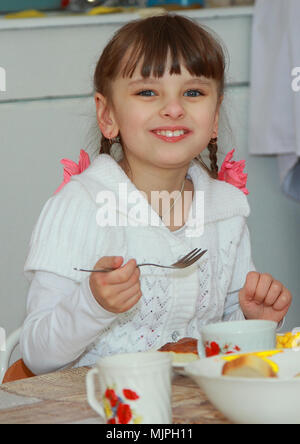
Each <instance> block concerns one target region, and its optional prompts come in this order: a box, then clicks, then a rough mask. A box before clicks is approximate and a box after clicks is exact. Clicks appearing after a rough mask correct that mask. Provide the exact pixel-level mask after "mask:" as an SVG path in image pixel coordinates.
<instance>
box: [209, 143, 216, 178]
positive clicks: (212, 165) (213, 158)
mask: <svg viewBox="0 0 300 444" xmlns="http://www.w3.org/2000/svg"><path fill="white" fill-rule="evenodd" d="M207 148H208V151H209V159H210V170H211V176H212V177H213V178H214V179H217V178H218V171H219V168H218V158H217V151H218V144H217V141H213V143H209V144H208V147H207Z"/></svg>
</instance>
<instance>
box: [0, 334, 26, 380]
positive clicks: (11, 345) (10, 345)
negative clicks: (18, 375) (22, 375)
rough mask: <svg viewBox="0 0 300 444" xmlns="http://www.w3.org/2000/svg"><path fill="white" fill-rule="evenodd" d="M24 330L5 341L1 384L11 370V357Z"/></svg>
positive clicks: (0, 354)
mask: <svg viewBox="0 0 300 444" xmlns="http://www.w3.org/2000/svg"><path fill="white" fill-rule="evenodd" d="M21 331H22V328H18V329H17V330H15V331H14V332H13V333H11V334H10V335H9V336H8V338H7V339H6V341H5V344H4V347H3V351H0V384H2V382H3V378H4V375H5V373H6V372H7V370H8V368H9V361H10V358H11V355H12V353H13V351H14V349H15V348H16V346H17V345H18V343H19V341H20V336H21Z"/></svg>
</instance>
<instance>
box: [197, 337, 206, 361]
mask: <svg viewBox="0 0 300 444" xmlns="http://www.w3.org/2000/svg"><path fill="white" fill-rule="evenodd" d="M197 348H198V355H199V358H200V359H203V358H205V357H206V354H205V349H204V347H203V342H202V336H201V333H199V338H198V343H197Z"/></svg>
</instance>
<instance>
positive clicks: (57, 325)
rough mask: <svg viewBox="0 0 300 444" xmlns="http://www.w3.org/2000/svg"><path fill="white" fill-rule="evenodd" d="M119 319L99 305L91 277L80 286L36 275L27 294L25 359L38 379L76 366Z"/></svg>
mask: <svg viewBox="0 0 300 444" xmlns="http://www.w3.org/2000/svg"><path fill="white" fill-rule="evenodd" d="M116 316H117V315H116V314H114V313H110V312H108V311H106V310H105V309H104V308H102V307H101V306H100V305H99V304H98V303H97V301H96V300H95V298H94V296H93V294H92V292H91V290H90V286H89V278H88V277H85V279H84V280H83V281H82V282H81V283H80V284H78V283H76V282H74V281H72V280H71V279H68V278H65V277H61V276H58V275H56V274H54V273H47V272H43V271H37V272H35V273H34V277H33V280H32V282H31V285H30V288H29V292H28V298H27V317H26V319H25V321H24V324H23V329H22V333H21V339H20V349H21V353H22V358H23V360H24V362H25V363H26V365H27V367H28V368H30V369H31V371H32V372H33V373H34V374H36V375H38V374H42V373H48V372H51V371H55V370H58V369H60V368H63V367H66V366H69V365H74V362H75V361H76V359H77V358H79V357H80V355H81V354H82V353H84V352H85V350H86V348H87V347H88V346H89V345H90V344H91V343H92V342H93V341H94V340H95V339H96V338H97V336H98V335H99V332H101V331H102V330H103V329H105V328H107V327H108V326H109V325H110V324H111V322H113V321H114V319H115V318H116Z"/></svg>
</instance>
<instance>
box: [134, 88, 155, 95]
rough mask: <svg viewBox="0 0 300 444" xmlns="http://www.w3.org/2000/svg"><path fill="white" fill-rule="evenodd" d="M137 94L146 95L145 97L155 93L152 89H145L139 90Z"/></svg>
mask: <svg viewBox="0 0 300 444" xmlns="http://www.w3.org/2000/svg"><path fill="white" fill-rule="evenodd" d="M137 95H138V96H144V97H152V96H153V95H155V94H154V92H153V91H152V90H151V89H145V90H143V91H140V92H138V93H137Z"/></svg>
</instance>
